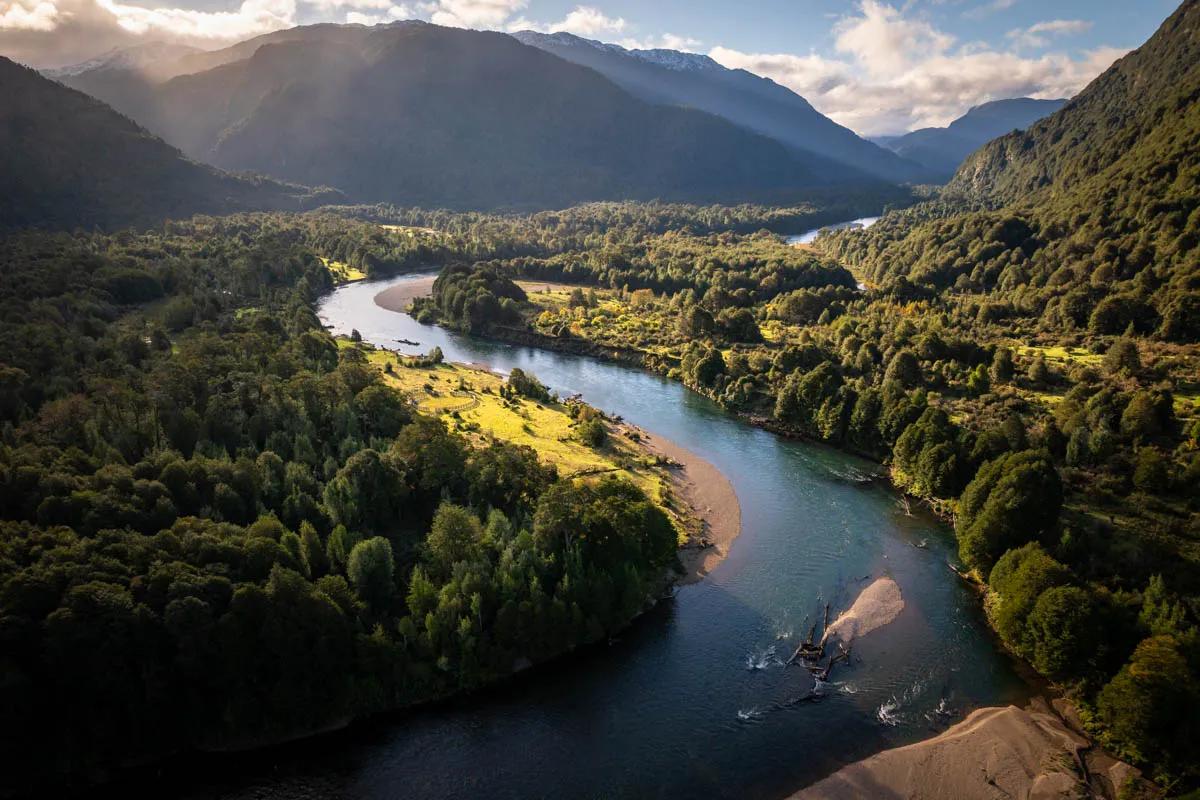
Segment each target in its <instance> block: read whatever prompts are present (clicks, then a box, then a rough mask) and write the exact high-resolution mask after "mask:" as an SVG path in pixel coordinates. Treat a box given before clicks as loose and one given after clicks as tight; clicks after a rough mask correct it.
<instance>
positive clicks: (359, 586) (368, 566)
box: [346, 536, 396, 609]
mask: <svg viewBox="0 0 1200 800" xmlns="http://www.w3.org/2000/svg"><path fill="white" fill-rule="evenodd" d="M394 571H395V563H394V561H393V560H392V545H391V543H390V542H388V540H387V539H385V538H383V537H382V536H375V537H373V538H370V539H367V540H366V541H362V542H359V543H358V544H356V545H354V549H353V550H351V551H350V558H349V560H348V562H347V564H346V574H347V576H348V577H349V578H350V585H351V586H353V587H354V591H355V592H357V593H358V596H359V597H361V598H362V599H363V600H364V601H366V602H367V603H369V604H371V606H372V607H374V608H377V609H382V608H383V607H384V606H386V605H387V604H388V602H389V601H390V600H391V597H392V594H393V593H394V592H395V590H396V587H395V584H394V582H393V573H394Z"/></svg>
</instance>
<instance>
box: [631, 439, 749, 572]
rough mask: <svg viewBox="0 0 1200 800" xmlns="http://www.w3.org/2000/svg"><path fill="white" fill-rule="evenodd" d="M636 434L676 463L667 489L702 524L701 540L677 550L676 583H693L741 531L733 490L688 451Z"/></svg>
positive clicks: (720, 474)
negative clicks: (681, 574) (678, 577)
mask: <svg viewBox="0 0 1200 800" xmlns="http://www.w3.org/2000/svg"><path fill="white" fill-rule="evenodd" d="M638 434H639V435H640V436H641V440H642V446H643V447H645V448H646V449H647V450H649V451H650V452H651V453H653V454H654V455H657V456H663V457H665V458H669V459H671V460H672V461H674V462H675V463H676V464H678V465H679V466H678V467H677V468H673V469H672V470H671V488H672V489H673V490H674V492H675V495H676V496H677V497H679V498H680V499H681V500H683V501H684V502H685V503H687V505H688V506H689V507H690V508H691V509H692V513H694V514H695V515H696V516H697V517H698V518H699V519H700V520H701V522H702V523H703V525H704V531H703V533H702V534H701V538H702V541H697V542H689V543H688V546H686V547H684V548H683V549H681V550H680V551H679V560H680V561H682V562H683V567H684V570H685V573H686V574H685V575H684V577H683V578H682V579H681V580H680V583H681V584H689V583H695V582H697V581H699V580H701V579H703V578H704V576H705V575H707V574H708V573H710V572H712V571H713V569H714V568H715V567H716V566H717V565H718V564H720V563H721V562H722V561H724V560H725V557H726V556H727V555H729V548H730V547H731V546H732V545H733V540H734V539H736V538H737V537H738V535H739V534H740V533H741V532H742V507H741V505H740V504H739V503H738V497H737V492H735V491H734V489H733V484H731V483H730V482H729V479H728V478H726V477H725V473H723V472H721V470H719V469H717V468H716V467H715V466H713V464H712V463H710V462H709V461H707V460H705V459H703V458H701V457H700V456H698V455H696V454H695V453H693V452H692V451H691V450H687V449H685V448H683V447H680V446H679V445H677V444H675V443H674V442H672V441H671V440H669V439H666V438H664V437H662V436H657V435H655V434H653V433H648V432H647V431H645V430H642V429H640V428H639V429H638Z"/></svg>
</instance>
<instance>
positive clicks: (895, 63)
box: [834, 0, 954, 75]
mask: <svg viewBox="0 0 1200 800" xmlns="http://www.w3.org/2000/svg"><path fill="white" fill-rule="evenodd" d="M860 9H861V16H858V17H844V18H842V19H841V20H839V21H838V22H837V23H836V24H835V25H834V33H835V34H836V39H835V40H834V46H835V47H836V48H837V50H838V52H840V53H847V54H849V55H851V56H853V57H854V58H855V59H856V60H857V61H858V63H859V64H860V65H862V66H863V67H865V68H866V70H867V71H868V72H869V73H871V74H872V75H888V74H891V73H895V72H898V71H901V70H905V69H908V68H909V67H910V66H911V65H912V63H913V61H914V60H915V59H918V58H921V57H926V56H929V55H940V54H941V53H944V52H945V51H947V50H949V49H950V47H951V45H953V44H954V37H953V36H949V35H948V34H944V33H942V32H940V31H938V30H937V29H935V28H934V27H933V26H932V25H930V24H929V23H927V22H923V21H920V20H909V19H905V17H904V16H903V15H902V14H901V12H900V11H898V10H897V9H895V8H893V7H891V6H889V5H886V4H884V3H880V2H878V1H877V0H863V1H862V4H861V6H860Z"/></svg>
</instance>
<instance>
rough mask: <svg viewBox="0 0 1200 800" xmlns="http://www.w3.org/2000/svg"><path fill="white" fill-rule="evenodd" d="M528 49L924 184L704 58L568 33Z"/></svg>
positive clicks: (903, 165) (812, 113)
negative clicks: (634, 46) (639, 48)
mask: <svg viewBox="0 0 1200 800" xmlns="http://www.w3.org/2000/svg"><path fill="white" fill-rule="evenodd" d="M513 36H514V37H515V38H517V39H519V40H520V41H522V42H524V43H525V44H527V45H531V46H533V47H537V48H539V49H541V50H545V51H546V52H548V53H553V54H554V55H556V56H558V57H560V58H563V59H566V60H567V61H571V62H573V63H576V64H580V65H582V66H585V67H590V68H592V69H594V70H596V71H597V72H599V73H600V74H602V75H604V76H605V77H607V78H609V79H610V80H612V81H613V82H614V83H616V84H617V85H618V86H620V87H621V88H623V89H625V90H626V91H628V92H630V93H631V94H633V95H635V96H636V97H639V98H641V99H642V100H645V101H647V102H650V103H658V104H664V105H673V106H684V107H687V108H695V109H699V110H701V111H707V112H708V113H710V114H715V115H717V116H719V117H723V118H724V119H727V120H729V121H730V122H733V123H735V124H737V125H741V126H743V127H746V128H749V129H751V130H753V131H756V132H758V133H761V134H763V135H764V136H769V137H771V138H772V139H775V140H777V141H780V142H783V143H784V144H786V145H788V146H789V147H793V148H797V149H799V150H802V151H806V152H810V153H816V154H817V155H820V156H823V157H825V158H828V159H830V160H832V161H836V162H839V163H842V164H846V165H849V166H852V167H854V168H855V169H858V170H862V171H863V172H866V173H869V174H871V175H873V176H875V177H877V178H882V179H884V180H888V181H895V182H904V181H919V180H924V179H926V178H928V177H929V176H928V174H927V173H926V171H925V170H924V169H923V168H922V167H921V166H920V165H918V164H915V163H913V162H911V161H906V160H905V159H903V158H900V157H898V156H897V155H895V154H893V153H891V152H889V151H887V150H885V149H883V148H881V147H879V146H877V145H875V144H872V143H871V142H868V141H866V140H865V139H862V138H860V137H859V136H858V135H857V134H855V133H854V132H853V131H851V130H850V129H849V128H844V127H842V126H841V125H838V124H837V123H836V122H834V121H833V120H831V119H829V118H828V117H826V116H824V115H822V114H821V113H820V112H818V111H817V110H816V109H815V108H813V107H812V106H811V105H809V103H808V101H807V100H805V99H804V98H803V97H801V96H800V95H798V94H796V93H795V92H793V91H791V90H790V89H787V88H785V87H783V86H780V85H779V84H777V83H775V82H774V81H772V80H769V79H767V78H762V77H759V76H757V75H755V74H753V73H751V72H747V71H746V70H742V69H728V68H726V67H723V66H721V65H720V64H718V63H717V62H716V61H713V60H712V59H711V58H709V57H708V56H704V55H697V54H695V53H682V52H679V51H676V50H626V49H625V48H623V47H620V46H618V45H615V44H605V43H603V42H596V41H592V40H590V39H583V38H580V37H578V36H574V35H572V34H569V33H554V34H545V33H537V32H534V31H521V32H519V33H514V34H513Z"/></svg>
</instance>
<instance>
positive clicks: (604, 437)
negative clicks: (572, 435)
mask: <svg viewBox="0 0 1200 800" xmlns="http://www.w3.org/2000/svg"><path fill="white" fill-rule="evenodd" d="M579 438H580V440H581V441H582V442H583V443H584V444H586V445H587V446H588V447H591V448H593V449H597V450H598V449H600V448H601V447H603V446H604V443H605V442H607V441H608V428H606V427H605V426H604V421H603V420H601V419H599V418H598V417H593V418H592V419H589V420H588V421H586V422H583V423H581V424H580V425H579Z"/></svg>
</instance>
